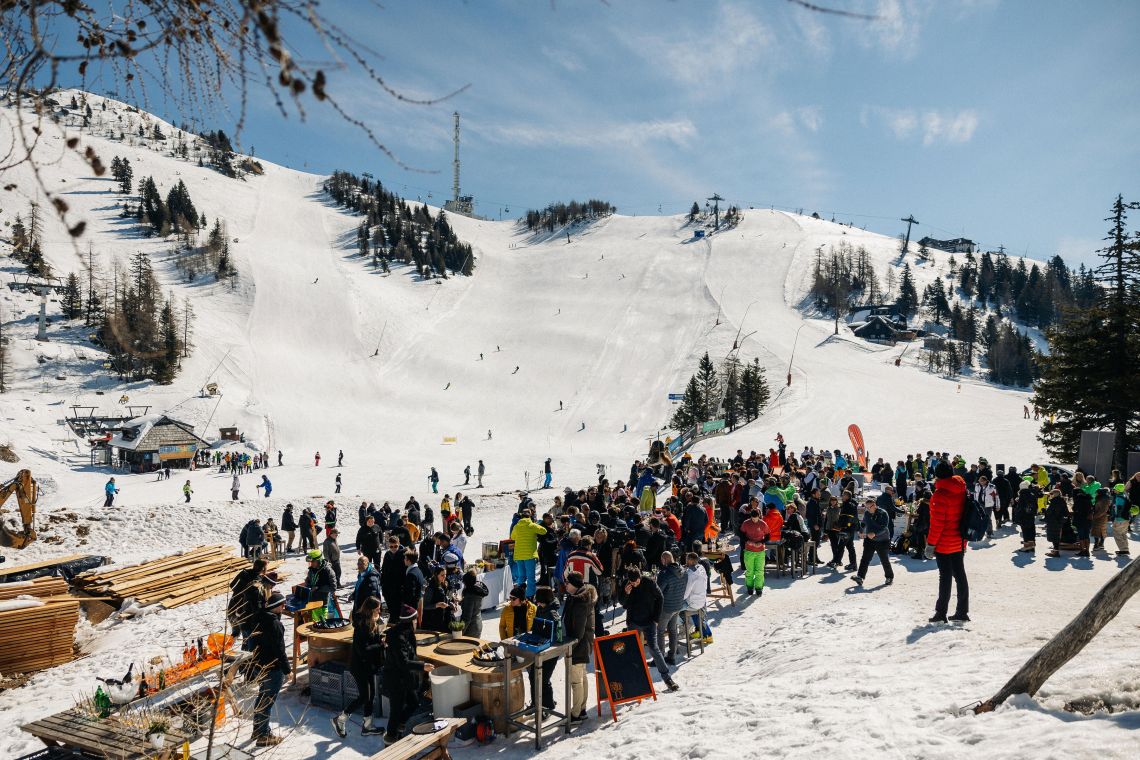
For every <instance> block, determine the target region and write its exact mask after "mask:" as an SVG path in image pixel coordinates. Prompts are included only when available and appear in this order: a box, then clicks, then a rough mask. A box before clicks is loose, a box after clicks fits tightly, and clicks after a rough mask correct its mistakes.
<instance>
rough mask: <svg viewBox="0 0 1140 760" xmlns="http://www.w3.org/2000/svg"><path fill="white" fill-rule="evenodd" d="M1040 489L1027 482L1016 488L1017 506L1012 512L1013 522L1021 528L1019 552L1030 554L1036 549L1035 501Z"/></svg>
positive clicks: (1024, 481) (1038, 496)
mask: <svg viewBox="0 0 1140 760" xmlns="http://www.w3.org/2000/svg"><path fill="white" fill-rule="evenodd" d="M1040 497H1041V489H1039V488H1038V487H1037V486H1035V485H1033V484H1032V483H1030V482H1029V481H1028V480H1023V481H1021V485H1019V486H1018V487H1017V506H1016V507H1014V510H1013V521H1014V522H1015V523H1017V525H1018V527H1020V528H1021V548H1020V549H1018V551H1019V552H1025V553H1028V554H1032V553H1033V552H1034V551H1036V549H1037V525H1036V519H1037V499H1039V498H1040Z"/></svg>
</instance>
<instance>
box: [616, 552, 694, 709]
mask: <svg viewBox="0 0 1140 760" xmlns="http://www.w3.org/2000/svg"><path fill="white" fill-rule="evenodd" d="M618 601H619V602H621V604H622V606H623V607H625V621H626V630H630V631H637V632H638V633H639V634H641V638H642V639H643V640H644V645H645V647H646V648H647V649H648V650H649V651H650V653H651V654H652V655H653V662H654V663H655V664H656V665H657V671H658V672H659V673H660V674H661V680H662V681H664V682H665V686H666V688H667V689H668V690H669V691H677V689H678V688H679V687H678V686H677V683H676V682H675V681H674V680H673V677H672V676H670V675H669V665H668V663H666V662H665V654H664V653H663V652H662V651H661V649H660V648H659V647H658V646H657V620H658V618H660V617H661V605H662V602H663V599H662V597H661V589H659V588H657V584H656V583H654V582H653V579H652V578H642V576H641V571H640V570H636V569H631V570H629V571H627V573H626V577H625V583H624V584H623V585H622V587H621V589H619V591H618Z"/></svg>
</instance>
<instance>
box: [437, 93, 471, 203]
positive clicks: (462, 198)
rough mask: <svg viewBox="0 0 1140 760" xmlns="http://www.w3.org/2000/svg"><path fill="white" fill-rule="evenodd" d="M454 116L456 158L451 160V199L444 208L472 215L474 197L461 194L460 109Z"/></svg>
mask: <svg viewBox="0 0 1140 760" xmlns="http://www.w3.org/2000/svg"><path fill="white" fill-rule="evenodd" d="M452 116H454V117H455V159H454V160H453V161H452V162H451V172H452V174H451V200H449V201H446V202H444V204H443V210H444V211H449V212H451V213H453V214H463V215H464V216H472V215H474V213H475V199H474V197H473V196H470V195H460V194H459V111H456V112H455V113H453V114H452Z"/></svg>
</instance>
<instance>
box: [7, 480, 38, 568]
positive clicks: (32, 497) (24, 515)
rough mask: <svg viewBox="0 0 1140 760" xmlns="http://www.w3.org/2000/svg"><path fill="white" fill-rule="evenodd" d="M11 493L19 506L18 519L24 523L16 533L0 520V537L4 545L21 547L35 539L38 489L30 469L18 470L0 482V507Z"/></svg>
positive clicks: (15, 547)
mask: <svg viewBox="0 0 1140 760" xmlns="http://www.w3.org/2000/svg"><path fill="white" fill-rule="evenodd" d="M12 494H15V495H16V504H17V505H18V506H19V507H20V519H21V520H22V521H23V523H24V531H23V532H22V533H17V532H16V531H14V530H11V529H9V528H8V526H7V525H5V524H4V523H3V521H2V520H0V534H3V535H2V537H0V538H2V539H3V544H4V545H5V546H11V547H12V548H14V549H23V548H24V547H25V546H27V545H28V544H30V543H31V542H33V541H35V540H36V530H35V521H36V501H37V500H38V499H39V495H40V491H39V487H38V486H37V485H36V480H35V478H33V477H32V471H31V470H20V471H19V472H17V473H16V477H14V478H12V479H11V480H9V481H8V482H6V483H0V508H2V507H3V506H4V502H6V501H8V497H9V496H11V495H12Z"/></svg>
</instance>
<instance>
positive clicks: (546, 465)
mask: <svg viewBox="0 0 1140 760" xmlns="http://www.w3.org/2000/svg"><path fill="white" fill-rule="evenodd" d="M542 471H543V473H544V474H545V475H546V478H545V480H544V481H543V483H542V487H543V488H550V480H551V478H552V477H553V475H552V474H551V472H550V457H547V458H546V461H545V462H544V463H543V465H542Z"/></svg>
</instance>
